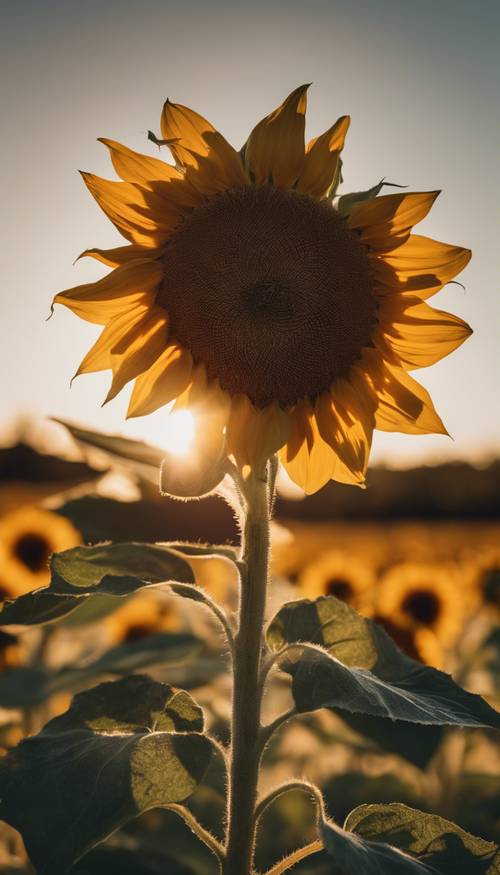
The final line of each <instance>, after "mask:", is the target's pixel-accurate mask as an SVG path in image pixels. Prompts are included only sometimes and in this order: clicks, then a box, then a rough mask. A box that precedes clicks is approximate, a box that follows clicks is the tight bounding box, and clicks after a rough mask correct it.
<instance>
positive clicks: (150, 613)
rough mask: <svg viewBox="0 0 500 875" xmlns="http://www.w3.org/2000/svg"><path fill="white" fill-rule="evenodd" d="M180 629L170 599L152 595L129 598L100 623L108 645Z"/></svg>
mask: <svg viewBox="0 0 500 875" xmlns="http://www.w3.org/2000/svg"><path fill="white" fill-rule="evenodd" d="M181 626H182V621H181V618H180V616H179V613H178V611H177V610H176V607H175V603H174V600H173V599H172V598H166V597H165V596H163V595H162V594H160V593H153V592H147V593H146V592H145V593H139V594H137V595H133V596H131V597H130V598H128V599H127V600H126V601H125V603H124V604H123V605H122V606H121V607H120V608H118V610H117V611H114V613H112V614H109V615H108V616H107V617H105V618H104V620H103V621H102V627H103V630H104V637H105V639H106V641H107V643H108V644H109V645H111V646H114V645H118V644H125V643H127V642H129V641H139V640H140V639H141V638H147V636H148V635H154V634H156V633H158V632H176V631H178V630H179V629H180V628H181Z"/></svg>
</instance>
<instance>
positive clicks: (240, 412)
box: [54, 85, 470, 493]
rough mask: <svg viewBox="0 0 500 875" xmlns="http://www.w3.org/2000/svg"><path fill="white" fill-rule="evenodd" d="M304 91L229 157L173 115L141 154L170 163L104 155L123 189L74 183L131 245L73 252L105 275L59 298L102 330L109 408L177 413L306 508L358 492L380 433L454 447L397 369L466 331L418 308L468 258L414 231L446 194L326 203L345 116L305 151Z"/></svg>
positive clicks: (187, 114)
mask: <svg viewBox="0 0 500 875" xmlns="http://www.w3.org/2000/svg"><path fill="white" fill-rule="evenodd" d="M307 88H308V86H307V85H304V86H301V87H300V88H297V89H296V90H295V91H293V92H292V93H291V94H290V95H289V96H288V97H287V98H286V100H285V101H284V102H283V103H282V104H281V106H279V107H278V108H277V109H275V110H274V111H273V112H272V113H271V114H270V115H268V116H266V117H265V118H264V119H262V121H260V122H259V123H258V124H257V125H256V127H255V128H254V129H253V130H252V132H251V133H250V136H249V138H248V140H247V141H246V143H245V145H244V146H243V148H242V149H241V150H240V151H239V152H238V151H236V150H235V149H234V148H233V147H232V146H231V145H230V144H229V143H228V142H227V140H226V139H225V138H224V137H223V136H222V134H220V133H219V132H218V131H217V130H216V129H215V128H214V127H213V125H212V124H210V122H208V121H207V120H206V119H204V118H203V117H202V116H200V115H198V114H197V113H196V112H194V111H193V110H191V109H188V108H187V107H185V106H182V105H180V104H176V103H171V102H170V101H169V100H167V102H166V103H165V105H164V107H163V112H162V115H161V130H162V135H163V138H164V139H163V140H157V139H156V138H155V137H154V135H150V138H151V139H154V140H155V141H156V143H157V144H158V145H167V146H168V147H169V149H170V152H171V154H172V155H173V158H174V160H175V166H174V165H172V164H168V163H166V162H163V161H162V160H160V159H157V158H153V157H149V156H146V155H142V154H139V153H137V152H134V151H132V150H131V149H129V148H127V147H126V146H123V145H121V144H120V143H117V142H116V141H114V140H110V139H101V142H102V143H104V145H105V146H107V148H108V149H109V151H110V155H111V161H112V163H113V166H114V169H115V171H116V172H117V174H118V176H119V177H120V178H121V181H109V180H106V179H102V178H100V177H98V176H95V175H93V174H90V173H83V179H84V181H85V183H86V185H87V187H88V189H89V190H90V192H91V194H92V195H93V196H94V198H95V199H96V201H97V203H98V204H99V206H100V207H101V208H102V209H103V211H104V212H105V213H106V215H107V216H108V217H109V218H110V219H111V221H112V222H113V223H114V225H115V226H116V228H117V229H118V231H120V233H121V234H122V235H123V237H124V238H125V239H126V240H127V241H128V243H127V244H126V245H122V246H119V247H117V248H113V249H107V250H102V249H96V248H94V249H88V250H86V251H85V252H84V253H82V254H84V255H88V256H92V257H93V258H96V259H97V260H99V261H101V262H102V263H104V264H105V265H108V266H109V267H111V268H113V271H112V272H111V273H110V274H108V275H107V276H105V277H103V278H102V279H101V280H99V281H98V282H95V283H89V284H86V285H82V286H78V287H76V288H71V289H68V290H66V291H64V292H61V293H60V294H58V295H56V297H55V299H54V300H55V302H57V303H60V304H64V305H65V306H66V307H69V309H70V310H72V311H73V312H74V313H76V314H77V315H78V316H80V317H82V318H83V319H86V320H87V321H89V322H93V323H96V324H98V325H102V326H104V329H103V331H102V333H101V335H100V336H99V339H98V340H97V342H96V343H95V345H94V346H93V347H92V349H91V350H90V352H89V353H88V354H87V355H86V356H85V358H84V360H83V361H82V363H81V364H80V367H79V369H78V371H77V374H83V373H90V372H95V371H102V370H107V369H110V370H111V371H112V374H113V378H112V383H111V388H110V390H109V393H108V395H107V398H106V400H107V401H109V400H110V399H111V398H114V397H115V396H116V395H117V394H118V392H120V390H121V389H122V388H123V387H124V386H125V385H126V384H127V383H129V382H132V381H133V382H134V385H133V390H132V394H131V398H130V403H129V407H128V414H127V415H128V416H144V415H146V414H148V413H151V412H152V411H154V410H157V409H158V408H160V407H162V406H163V405H166V404H168V403H169V402H172V401H174V400H175V401H176V407H177V408H178V407H185V406H186V405H187V406H189V407H190V408H191V409H192V410H193V411H194V412H195V414H197V415H198V416H199V417H204V427H203V441H204V447H205V452H206V453H209V452H210V454H211V455H212V456H213V459H214V462H215V460H217V459H220V457H221V453H222V454H223V453H226V452H227V453H229V455H230V456H232V457H234V459H235V461H236V463H237V464H238V465H239V466H241V467H242V468H245V466H248V465H250V466H254V467H259V466H260V465H262V464H263V462H264V461H265V459H267V458H268V457H269V456H270V455H271V454H273V453H275V452H277V451H280V455H281V460H282V462H283V464H284V465H285V467H286V469H287V471H288V473H289V475H290V477H291V478H292V479H293V480H294V481H295V482H296V483H297V484H298V485H299V486H301V487H302V488H303V489H304V490H305V491H306V492H308V493H312V492H315V491H316V490H317V489H319V488H320V487H321V486H322V485H323V484H324V483H326V482H327V481H328V480H329V479H331V478H333V479H335V480H339V481H341V482H344V483H355V484H359V485H362V484H363V481H364V478H365V472H366V468H367V463H368V456H369V451H370V445H371V440H372V432H373V429H374V428H375V427H377V428H379V429H382V430H384V431H402V432H407V433H410V434H415V433H417V434H423V433H431V432H435V433H446V430H445V428H444V426H443V423H442V422H441V419H440V418H439V416H438V415H437V413H436V411H435V409H434V407H433V404H432V401H431V399H430V397H429V395H428V393H427V392H426V390H425V389H424V388H423V387H422V386H420V385H419V384H418V383H417V382H416V381H415V380H414V379H413V378H412V377H411V376H410V375H409V373H408V372H409V371H412V370H414V369H417V368H422V367H425V366H427V365H431V364H434V363H435V362H437V361H439V360H440V359H441V358H443V357H444V356H446V355H448V353H450V352H451V351H452V350H454V349H455V348H456V347H458V346H459V345H460V344H461V343H462V342H463V341H464V340H465V339H466V337H468V335H469V334H470V328H469V327H468V325H466V324H465V323H464V322H463V321H462V320H461V319H459V318H457V317H456V316H453V315H450V314H449V313H445V312H443V311H441V310H435V309H432V308H431V307H430V306H429V305H428V304H427V302H426V299H427V298H429V297H430V296H431V295H433V294H435V293H436V292H437V291H439V290H440V289H441V288H442V287H443V285H445V284H446V283H447V282H449V281H450V280H451V279H452V278H453V277H454V276H455V275H456V274H457V273H459V271H461V270H462V269H463V268H464V267H465V265H466V264H467V263H468V261H469V258H470V252H469V250H467V249H463V248H462V247H460V246H450V245H448V244H445V243H440V242H437V241H435V240H431V239H429V238H427V237H423V236H420V235H412V234H411V230H412V227H413V226H414V225H415V224H416V223H417V222H420V221H421V220H422V219H423V218H424V217H425V216H426V215H427V213H428V212H429V210H430V208H431V207H432V205H433V203H434V201H435V199H436V197H437V195H438V193H439V192H437V191H427V192H413V193H397V194H388V195H382V196H379V192H380V190H381V188H382V184H383V183H380V184H379V185H377V186H375V187H374V189H371V190H370V191H369V192H364V193H357V194H353V195H345V196H344V197H342V198H340V199H338V200H336V194H337V187H338V184H339V182H340V181H341V158H340V154H341V151H342V148H343V145H344V140H345V136H346V133H347V130H348V127H349V123H350V120H349V118H348V117H347V116H342V117H341V118H339V119H338V120H337V121H336V122H335V124H333V125H332V126H331V127H330V128H329V129H328V130H327V131H325V132H324V133H323V134H321V135H320V136H318V137H315V138H314V139H312V140H310V141H309V142H308V143H307V145H306V144H305V139H304V128H305V111H306V92H307ZM174 409H175V408H174Z"/></svg>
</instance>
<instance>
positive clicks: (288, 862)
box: [266, 841, 323, 875]
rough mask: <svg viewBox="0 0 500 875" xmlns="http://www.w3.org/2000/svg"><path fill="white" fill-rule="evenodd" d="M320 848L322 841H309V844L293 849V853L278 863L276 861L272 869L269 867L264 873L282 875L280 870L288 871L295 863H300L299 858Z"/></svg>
mask: <svg viewBox="0 0 500 875" xmlns="http://www.w3.org/2000/svg"><path fill="white" fill-rule="evenodd" d="M322 850H323V843H322V842H320V841H317V842H311V844H310V845H306V846H305V847H304V848H299V849H298V850H297V851H294V852H293V854H290V855H289V856H288V857H285V859H284V860H280V862H279V863H276V865H275V866H273V868H272V869H269V870H268V871H267V872H266V875H282V872H288V870H289V869H291V868H292V866H295V864H296V863H300V861H301V860H305V858H306V857H310V856H311V854H317V853H318V852H319V851H322Z"/></svg>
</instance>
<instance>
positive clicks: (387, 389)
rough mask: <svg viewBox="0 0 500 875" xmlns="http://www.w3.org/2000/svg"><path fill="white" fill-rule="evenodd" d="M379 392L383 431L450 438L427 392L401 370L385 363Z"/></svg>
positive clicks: (378, 424)
mask: <svg viewBox="0 0 500 875" xmlns="http://www.w3.org/2000/svg"><path fill="white" fill-rule="evenodd" d="M376 391H377V395H378V401H379V404H378V408H377V411H376V414H375V416H376V427H377V428H378V429H380V430H381V431H398V432H403V433H404V434H448V432H447V431H446V428H445V426H444V425H443V422H442V420H441V418H440V417H439V415H438V414H437V412H436V410H435V408H434V405H433V403H432V399H431V397H430V395H429V393H428V392H427V390H426V389H424V387H423V386H421V385H420V383H417V381H416V380H414V379H413V377H411V376H410V375H409V374H408V373H406V371H404V370H402V368H396V367H393V366H392V365H389V364H388V363H387V362H386V363H385V367H384V372H383V375H382V379H381V380H378V381H377V385H376Z"/></svg>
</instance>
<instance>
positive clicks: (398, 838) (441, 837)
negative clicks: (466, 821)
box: [345, 803, 500, 875]
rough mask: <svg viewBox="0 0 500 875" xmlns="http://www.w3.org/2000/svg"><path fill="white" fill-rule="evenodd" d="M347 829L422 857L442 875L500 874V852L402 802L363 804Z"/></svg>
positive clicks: (492, 843) (352, 817)
mask: <svg viewBox="0 0 500 875" xmlns="http://www.w3.org/2000/svg"><path fill="white" fill-rule="evenodd" d="M345 828H346V829H347V830H351V831H354V832H355V833H356V834H357V835H359V836H361V837H362V838H363V839H368V840H370V841H379V842H388V843H389V844H392V845H395V846H396V847H398V848H400V849H401V850H403V851H405V852H408V853H410V854H413V855H415V856H416V857H421V858H423V859H424V860H425V862H426V863H427V864H428V865H430V866H432V867H433V868H434V869H435V871H436V872H439V873H442V875H461V873H464V875H498V873H500V851H499V849H498V847H497V845H495V844H494V842H487V841H485V839H481V838H477V837H476V836H473V835H471V834H470V833H468V832H465V830H463V829H461V828H460V827H459V826H457V825H456V824H455V823H451V821H449V820H445V819H444V818H442V817H438V815H436V814H426V813H425V812H423V811H417V810H416V809H414V808H408V806H406V805H402V804H400V803H392V804H389V805H380V804H379V805H360V806H359V808H356V809H355V810H354V811H351V813H350V814H349V816H348V817H347V820H346V823H345Z"/></svg>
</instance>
